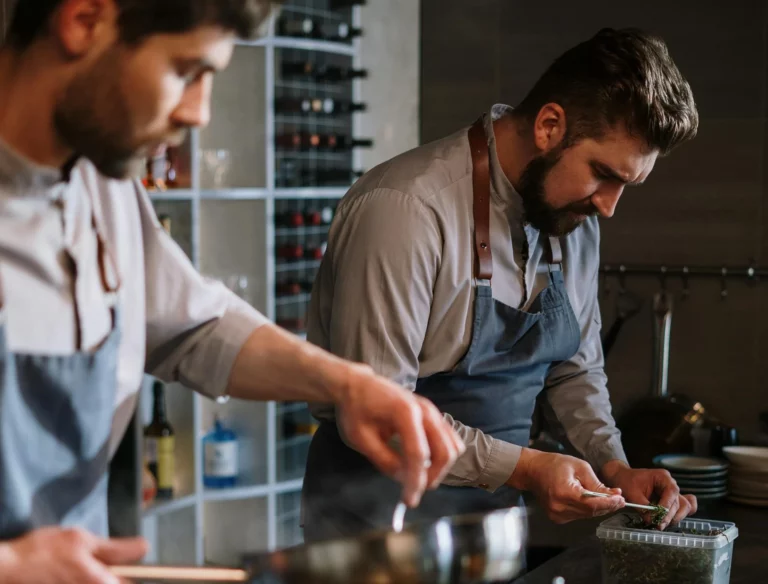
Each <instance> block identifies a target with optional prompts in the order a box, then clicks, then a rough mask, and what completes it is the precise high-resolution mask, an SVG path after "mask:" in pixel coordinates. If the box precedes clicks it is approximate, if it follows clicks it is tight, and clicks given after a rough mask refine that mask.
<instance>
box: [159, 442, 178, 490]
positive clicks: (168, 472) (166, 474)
mask: <svg viewBox="0 0 768 584" xmlns="http://www.w3.org/2000/svg"><path fill="white" fill-rule="evenodd" d="M155 441H156V442H157V487H158V488H159V489H172V488H173V478H174V475H175V469H174V448H175V441H174V437H173V436H163V437H160V438H155Z"/></svg>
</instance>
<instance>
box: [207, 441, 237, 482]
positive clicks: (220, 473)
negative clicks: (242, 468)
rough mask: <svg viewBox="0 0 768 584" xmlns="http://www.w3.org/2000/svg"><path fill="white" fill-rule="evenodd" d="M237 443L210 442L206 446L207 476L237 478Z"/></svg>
mask: <svg viewBox="0 0 768 584" xmlns="http://www.w3.org/2000/svg"><path fill="white" fill-rule="evenodd" d="M237 467H238V460H237V442H235V441H234V440H230V441H228V442H209V443H207V444H206V445H205V476H208V477H218V478H225V477H236V476H237V473H238V468H237Z"/></svg>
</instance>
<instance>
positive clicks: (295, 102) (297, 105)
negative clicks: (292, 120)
mask: <svg viewBox="0 0 768 584" xmlns="http://www.w3.org/2000/svg"><path fill="white" fill-rule="evenodd" d="M322 108H323V103H322V100H321V99H314V100H313V99H310V98H305V99H292V98H287V97H281V98H278V99H276V100H275V112H276V113H278V114H308V113H311V112H312V111H320V110H322Z"/></svg>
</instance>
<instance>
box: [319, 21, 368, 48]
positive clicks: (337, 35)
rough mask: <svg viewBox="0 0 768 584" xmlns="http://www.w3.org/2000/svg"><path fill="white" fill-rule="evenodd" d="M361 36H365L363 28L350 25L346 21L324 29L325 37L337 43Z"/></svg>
mask: <svg viewBox="0 0 768 584" xmlns="http://www.w3.org/2000/svg"><path fill="white" fill-rule="evenodd" d="M360 36H363V29H362V28H356V27H354V26H350V25H349V24H347V23H346V22H342V23H341V24H336V25H333V26H329V27H325V28H324V29H323V38H324V39H326V40H329V41H333V42H336V43H344V42H349V41H351V40H352V39H353V38H356V37H360Z"/></svg>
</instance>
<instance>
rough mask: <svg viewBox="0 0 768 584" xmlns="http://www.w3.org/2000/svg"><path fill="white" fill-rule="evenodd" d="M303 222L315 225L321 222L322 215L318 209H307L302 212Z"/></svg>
mask: <svg viewBox="0 0 768 584" xmlns="http://www.w3.org/2000/svg"><path fill="white" fill-rule="evenodd" d="M304 223H305V224H306V225H311V226H313V227H316V226H318V225H322V224H323V217H322V215H320V211H315V210H311V211H307V212H306V213H304Z"/></svg>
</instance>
